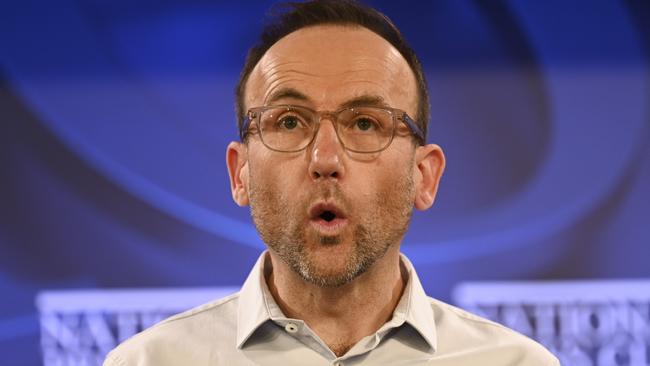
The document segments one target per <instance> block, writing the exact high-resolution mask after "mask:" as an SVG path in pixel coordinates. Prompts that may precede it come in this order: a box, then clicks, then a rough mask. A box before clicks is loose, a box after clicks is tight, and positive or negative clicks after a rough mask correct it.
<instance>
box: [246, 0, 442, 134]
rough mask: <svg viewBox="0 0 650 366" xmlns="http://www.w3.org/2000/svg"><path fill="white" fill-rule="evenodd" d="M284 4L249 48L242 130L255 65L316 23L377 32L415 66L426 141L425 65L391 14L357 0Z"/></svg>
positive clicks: (420, 119) (420, 122)
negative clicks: (292, 35)
mask: <svg viewBox="0 0 650 366" xmlns="http://www.w3.org/2000/svg"><path fill="white" fill-rule="evenodd" d="M281 6H282V8H284V11H283V12H280V13H278V14H277V15H275V19H273V20H274V21H273V22H271V23H269V24H267V25H266V26H265V27H264V29H263V30H262V34H261V35H260V40H259V42H258V43H257V44H256V45H255V46H253V47H252V48H251V49H250V50H249V51H248V56H247V57H246V63H245V64H244V68H243V69H242V72H241V75H240V77H239V83H238V84H237V89H236V97H237V101H236V113H237V126H238V129H239V130H241V127H242V124H243V122H244V117H245V113H246V111H245V110H244V93H245V91H246V82H247V81H248V77H249V76H250V74H251V72H252V71H253V68H255V65H257V63H258V62H259V61H260V59H261V58H262V56H264V54H265V53H266V51H268V49H269V48H271V46H273V45H274V44H275V43H276V42H278V41H279V40H280V39H281V38H283V37H284V36H286V35H288V34H290V33H293V32H295V31H297V30H299V29H302V28H306V27H310V26H314V25H321V24H340V25H358V26H361V27H363V28H367V29H369V30H371V31H373V32H374V33H376V34H378V35H379V36H381V37H382V38H384V39H385V40H386V41H388V42H389V43H390V44H391V45H393V47H395V48H396V49H397V51H399V53H400V54H401V55H402V57H404V59H405V60H406V62H408V64H409V66H410V67H411V70H412V71H413V74H414V75H415V80H416V83H417V89H418V110H417V115H415V117H414V118H415V121H416V123H417V124H418V126H419V127H420V128H421V129H422V132H423V133H424V137H425V141H426V136H427V125H428V121H429V113H430V112H429V110H430V107H429V96H428V92H427V83H426V80H425V79H424V73H423V72H422V66H421V65H420V62H419V61H418V59H417V56H416V55H415V52H413V50H412V49H411V47H410V46H409V45H408V44H407V43H406V41H405V40H404V37H402V34H401V33H400V31H399V30H398V29H397V27H396V26H395V25H394V24H393V22H391V21H390V19H388V17H386V16H385V15H384V14H382V13H380V12H379V11H377V10H375V9H373V8H370V7H368V6H365V5H362V4H359V3H357V2H356V1H354V0H313V1H308V2H304V3H294V2H291V3H284V4H281Z"/></svg>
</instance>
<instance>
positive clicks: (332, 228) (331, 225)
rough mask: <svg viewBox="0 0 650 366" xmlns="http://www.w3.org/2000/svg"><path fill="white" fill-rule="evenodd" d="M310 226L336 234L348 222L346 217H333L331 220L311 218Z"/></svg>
mask: <svg viewBox="0 0 650 366" xmlns="http://www.w3.org/2000/svg"><path fill="white" fill-rule="evenodd" d="M310 222H311V226H312V227H313V228H315V229H316V230H317V231H320V232H322V233H324V234H329V235H334V234H338V233H339V232H340V231H341V230H343V228H344V227H345V226H346V225H347V224H348V220H347V219H343V218H338V217H337V218H335V219H334V220H332V221H325V220H323V219H320V218H318V219H314V220H311V221H310Z"/></svg>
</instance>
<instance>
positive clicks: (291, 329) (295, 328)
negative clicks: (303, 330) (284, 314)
mask: <svg viewBox="0 0 650 366" xmlns="http://www.w3.org/2000/svg"><path fill="white" fill-rule="evenodd" d="M284 329H285V330H286V331H287V332H289V333H296V332H297V331H298V326H297V325H295V324H293V323H288V324H287V325H285V326H284Z"/></svg>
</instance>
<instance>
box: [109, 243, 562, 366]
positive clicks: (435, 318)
mask: <svg viewBox="0 0 650 366" xmlns="http://www.w3.org/2000/svg"><path fill="white" fill-rule="evenodd" d="M265 257H266V253H263V254H262V255H261V256H260V258H259V259H258V261H257V263H256V264H255V267H253V270H252V271H251V273H250V275H249V276H248V279H247V280H246V282H245V283H244V285H243V287H242V289H241V291H239V292H238V293H236V294H233V295H231V296H228V297H226V298H223V299H220V300H216V301H214V302H211V303H208V304H205V305H202V306H199V307H197V308H194V309H192V310H189V311H186V312H184V313H181V314H178V315H175V316H173V317H171V318H169V319H167V320H164V321H162V322H161V323H159V324H157V325H155V326H153V327H151V328H149V329H147V330H145V331H143V332H141V333H139V334H137V335H135V336H133V337H132V338H130V339H129V340H127V341H126V342H124V343H122V344H121V345H119V346H118V347H117V348H116V349H114V350H113V351H112V352H111V353H109V355H108V356H107V358H106V361H105V362H104V366H144V365H155V366H167V365H183V366H186V365H234V366H237V365H283V366H293V365H310V366H311V365H341V366H343V365H345V366H348V365H349V366H352V365H432V366H450V365H462V366H472V365H480V366H484V365H487V366H515V365H517V366H559V365H560V363H559V361H558V360H557V358H555V357H554V356H553V355H552V354H551V353H550V352H548V351H547V350H546V349H545V348H544V347H542V346H541V345H539V344H538V343H536V342H534V341H532V340H531V339H529V338H526V337H525V336H523V335H521V334H519V333H517V332H515V331H513V330H510V329H508V328H506V327H504V326H502V325H499V324H497V323H494V322H491V321H489V320H486V319H483V318H480V317H478V316H476V315H473V314H470V313H468V312H466V311H464V310H461V309H459V308H456V307H453V306H451V305H448V304H445V303H443V302H441V301H438V300H435V299H432V298H430V297H428V296H427V295H426V294H425V293H424V289H423V288H422V285H421V284H420V280H419V279H418V277H417V274H416V273H415V269H414V268H413V265H412V264H411V263H410V261H409V260H408V259H407V258H406V257H405V256H403V255H402V257H401V261H402V264H403V265H404V267H405V268H406V270H407V272H408V275H409V278H408V282H407V285H406V287H405V289H404V293H403V294H402V297H401V299H400V301H399V303H398V304H397V307H396V308H395V311H394V312H393V317H392V318H391V320H389V321H388V322H387V323H386V324H384V325H383V326H382V327H381V328H380V329H379V330H377V332H375V333H374V334H372V335H369V336H367V337H365V338H363V339H361V340H360V341H359V342H358V343H357V344H356V345H354V346H353V347H352V348H351V349H350V350H349V351H348V352H347V353H346V354H345V355H343V356H341V357H337V356H336V355H335V354H334V353H333V352H332V351H331V350H330V349H329V348H328V347H327V345H326V344H325V343H324V342H323V341H322V340H321V339H320V338H319V337H318V335H316V334H315V333H314V332H313V331H312V330H311V329H310V328H309V326H308V325H307V324H306V323H304V322H303V321H302V320H300V319H291V318H287V317H286V316H284V314H283V313H282V311H281V310H280V308H279V307H278V305H277V303H276V302H275V300H274V299H273V296H272V295H271V293H270V292H269V290H268V287H267V286H266V281H265V278H264V263H265V260H264V259H265ZM350 326H354V324H350Z"/></svg>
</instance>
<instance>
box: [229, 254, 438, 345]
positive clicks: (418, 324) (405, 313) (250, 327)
mask: <svg viewBox="0 0 650 366" xmlns="http://www.w3.org/2000/svg"><path fill="white" fill-rule="evenodd" d="M267 253H268V251H265V252H264V253H262V255H260V257H259V258H258V260H257V262H256V263H255V266H254V267H253V269H252V270H251V272H250V274H249V275H248V278H247V279H246V281H245V282H244V285H243V286H242V289H241V291H240V293H239V305H238V311H237V324H238V326H237V348H241V347H243V345H244V343H245V342H246V341H247V340H248V339H249V338H250V337H251V335H253V333H254V332H255V331H256V330H257V328H259V326H260V325H262V324H263V323H265V322H266V321H268V320H275V319H278V318H283V317H284V315H283V314H282V311H281V310H280V307H279V306H278V305H277V303H276V302H275V300H274V299H273V296H272V295H271V292H270V291H269V289H268V287H267V285H266V279H265V276H264V268H265V265H266V260H267V257H268V256H267ZM400 259H401V263H402V265H403V266H404V268H405V269H406V272H407V273H408V282H407V284H406V287H405V288H404V293H403V294H402V298H401V299H400V301H399V302H398V304H397V306H396V307H395V311H394V313H393V319H392V320H391V322H393V321H395V320H398V321H399V323H401V320H402V319H403V320H404V322H406V323H408V324H409V325H410V326H412V327H413V328H414V329H415V330H416V331H417V332H418V333H419V334H420V336H422V338H423V339H424V340H425V341H426V342H427V344H428V345H429V346H430V347H431V352H432V353H433V352H435V349H436V341H437V338H436V325H435V321H434V314H433V309H432V308H431V301H430V300H429V298H428V296H427V295H426V293H425V292H424V289H423V288H422V284H421V283H420V279H419V278H418V276H417V273H415V269H414V268H413V264H411V261H409V260H408V258H406V256H405V255H403V254H401V255H400Z"/></svg>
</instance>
